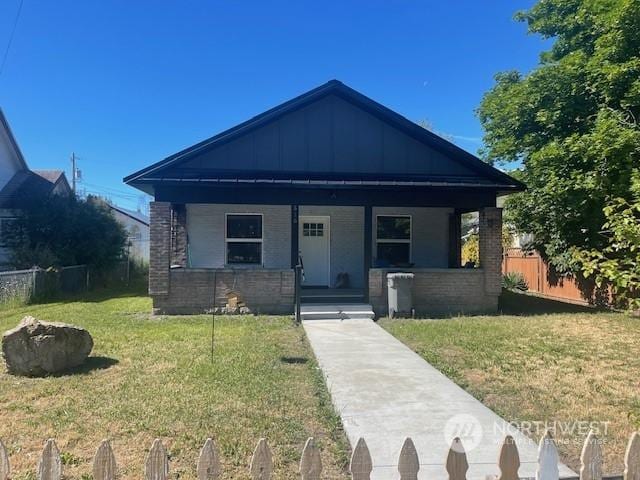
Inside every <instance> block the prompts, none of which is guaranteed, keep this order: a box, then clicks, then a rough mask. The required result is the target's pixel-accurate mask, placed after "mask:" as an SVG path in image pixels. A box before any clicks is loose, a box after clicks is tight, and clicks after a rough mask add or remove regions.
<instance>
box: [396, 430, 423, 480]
mask: <svg viewBox="0 0 640 480" xmlns="http://www.w3.org/2000/svg"><path fill="white" fill-rule="evenodd" d="M418 470H420V460H419V459H418V452H417V451H416V447H415V445H414V444H413V440H411V439H410V438H409V437H407V438H406V439H405V440H404V444H403V445H402V450H400V458H399V459H398V471H399V472H400V480H418Z"/></svg>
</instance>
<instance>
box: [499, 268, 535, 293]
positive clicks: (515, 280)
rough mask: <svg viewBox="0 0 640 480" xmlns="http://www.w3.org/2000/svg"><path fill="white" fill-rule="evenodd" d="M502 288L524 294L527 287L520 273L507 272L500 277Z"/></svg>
mask: <svg viewBox="0 0 640 480" xmlns="http://www.w3.org/2000/svg"><path fill="white" fill-rule="evenodd" d="M502 288H506V289H507V290H511V291H515V292H526V291H527V290H529V285H528V284H527V281H526V280H525V279H524V277H523V276H522V274H521V273H520V272H507V273H505V274H504V275H503V276H502Z"/></svg>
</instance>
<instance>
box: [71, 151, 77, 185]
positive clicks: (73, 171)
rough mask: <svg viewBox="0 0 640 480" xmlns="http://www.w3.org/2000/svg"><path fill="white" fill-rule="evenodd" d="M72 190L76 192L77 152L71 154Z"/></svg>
mask: <svg viewBox="0 0 640 480" xmlns="http://www.w3.org/2000/svg"><path fill="white" fill-rule="evenodd" d="M71 190H72V191H73V194H74V195H75V194H76V154H75V152H74V153H72V154H71Z"/></svg>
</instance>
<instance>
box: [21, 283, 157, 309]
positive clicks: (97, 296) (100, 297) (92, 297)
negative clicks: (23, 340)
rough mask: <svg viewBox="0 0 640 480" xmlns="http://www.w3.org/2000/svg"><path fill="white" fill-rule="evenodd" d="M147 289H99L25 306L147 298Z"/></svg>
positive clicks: (138, 287) (135, 287)
mask: <svg viewBox="0 0 640 480" xmlns="http://www.w3.org/2000/svg"><path fill="white" fill-rule="evenodd" d="M147 295H148V289H147V284H146V283H144V284H132V285H128V286H127V285H123V286H118V287H99V288H96V289H93V290H89V291H88V292H80V293H74V294H67V295H63V296H57V297H55V298H51V299H44V300H38V301H33V302H29V303H28V304H25V305H52V304H67V303H76V302H83V303H100V302H104V301H106V300H112V299H114V298H128V297H140V296H143V297H144V296H147Z"/></svg>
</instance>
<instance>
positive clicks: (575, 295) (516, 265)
mask: <svg viewBox="0 0 640 480" xmlns="http://www.w3.org/2000/svg"><path fill="white" fill-rule="evenodd" d="M511 272H515V273H520V274H521V275H522V276H523V278H524V279H525V280H526V282H527V285H528V287H529V291H530V292H533V293H537V294H539V295H542V296H545V297H549V298H553V299H557V300H563V301H569V302H572V303H579V304H582V305H588V304H589V303H590V299H589V298H585V296H584V294H583V293H582V291H581V290H580V287H579V285H578V282H576V280H575V279H574V278H573V277H571V276H567V275H558V276H557V278H555V277H554V278H553V279H552V278H551V277H550V272H551V271H550V268H549V265H548V264H547V263H546V262H545V261H544V260H543V259H542V257H541V256H540V254H539V253H538V252H535V251H534V252H524V251H522V250H521V249H519V248H508V249H507V250H506V252H505V254H504V256H503V260H502V273H511Z"/></svg>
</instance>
